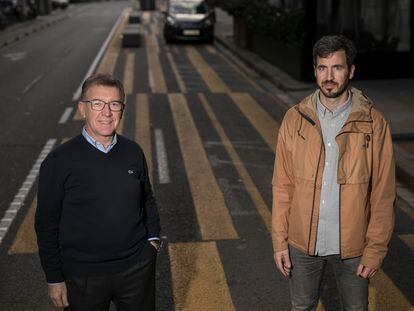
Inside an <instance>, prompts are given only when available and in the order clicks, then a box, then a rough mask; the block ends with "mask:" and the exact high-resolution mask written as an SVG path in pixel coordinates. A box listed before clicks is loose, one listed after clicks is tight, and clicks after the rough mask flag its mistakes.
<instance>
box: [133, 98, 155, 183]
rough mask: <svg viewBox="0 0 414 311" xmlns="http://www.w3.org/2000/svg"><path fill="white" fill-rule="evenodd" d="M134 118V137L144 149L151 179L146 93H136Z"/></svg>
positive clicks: (148, 116) (149, 134)
mask: <svg viewBox="0 0 414 311" xmlns="http://www.w3.org/2000/svg"><path fill="white" fill-rule="evenodd" d="M135 107H136V118H135V139H136V141H137V142H138V143H139V144H140V146H141V147H142V149H143V150H144V154H145V158H146V159H147V165H148V174H149V176H150V179H151V181H152V177H153V176H152V174H153V164H152V149H151V130H150V110H149V100H148V95H147V94H137V97H136V106H135Z"/></svg>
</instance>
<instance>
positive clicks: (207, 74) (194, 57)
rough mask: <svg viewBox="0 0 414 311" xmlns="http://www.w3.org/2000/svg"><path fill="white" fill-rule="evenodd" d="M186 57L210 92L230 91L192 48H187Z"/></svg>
mask: <svg viewBox="0 0 414 311" xmlns="http://www.w3.org/2000/svg"><path fill="white" fill-rule="evenodd" d="M187 55H188V58H189V59H190V61H191V63H192V64H193V66H194V67H195V69H196V70H197V71H198V73H199V74H200V76H201V77H202V78H203V80H204V82H205V83H206V84H207V86H208V88H209V89H210V91H211V92H213V93H230V89H229V88H228V87H227V85H226V84H225V83H224V82H223V81H222V80H221V78H220V77H219V76H218V74H217V73H216V72H215V71H214V70H213V69H212V68H211V67H210V65H208V64H207V62H206V61H205V60H204V59H203V57H202V56H201V55H200V53H198V52H197V50H196V49H195V48H194V47H191V46H189V47H187Z"/></svg>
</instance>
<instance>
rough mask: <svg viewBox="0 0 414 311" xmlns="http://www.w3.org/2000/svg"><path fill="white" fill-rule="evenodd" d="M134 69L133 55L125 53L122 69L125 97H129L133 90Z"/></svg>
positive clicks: (128, 52)
mask: <svg viewBox="0 0 414 311" xmlns="http://www.w3.org/2000/svg"><path fill="white" fill-rule="evenodd" d="M134 68H135V53H132V52H130V51H127V52H126V61H125V68H124V79H123V84H124V91H125V95H131V94H132V92H133V89H134Z"/></svg>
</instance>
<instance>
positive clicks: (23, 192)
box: [0, 138, 56, 245]
mask: <svg viewBox="0 0 414 311" xmlns="http://www.w3.org/2000/svg"><path fill="white" fill-rule="evenodd" d="M55 144H56V139H55V138H51V139H49V140H48V141H47V142H46V144H45V146H44V147H43V149H42V152H41V153H40V154H39V156H38V158H37V160H36V162H35V164H34V165H33V168H32V169H31V171H30V173H29V175H28V176H27V177H26V180H25V181H24V182H23V186H22V187H21V188H20V189H19V191H18V193H17V194H16V195H15V197H14V199H13V201H12V202H11V203H10V205H9V208H8V209H7V210H6V213H5V214H4V216H3V218H2V219H1V220H0V245H1V243H2V241H3V238H4V237H5V236H6V233H7V230H8V229H9V228H10V226H11V224H12V223H13V220H14V218H15V217H16V215H17V212H18V211H19V209H20V207H22V206H23V203H24V200H25V199H26V196H27V194H28V193H29V191H30V188H31V187H32V186H33V183H34V181H35V179H36V177H37V175H38V174H39V168H40V164H41V163H42V162H43V160H44V159H45V158H46V156H47V155H48V153H49V152H50V151H51V150H52V148H53V146H54V145H55ZM33 177H35V178H33Z"/></svg>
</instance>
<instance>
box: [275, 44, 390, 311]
mask: <svg viewBox="0 0 414 311" xmlns="http://www.w3.org/2000/svg"><path fill="white" fill-rule="evenodd" d="M313 52H314V54H313V59H314V66H315V68H314V70H315V77H316V81H317V84H318V87H319V90H317V91H315V92H314V93H313V94H311V95H310V96H308V97H306V98H305V99H304V100H303V101H302V102H301V103H299V104H298V105H296V106H295V107H293V108H292V109H290V110H289V111H288V112H287V113H286V116H285V118H284V120H283V122H282V125H281V128H280V131H279V138H278V143H277V148H276V161H275V170H274V177H273V215H272V226H273V234H272V236H273V246H274V250H275V253H274V258H275V262H276V265H277V268H278V269H279V270H280V272H281V273H282V274H283V275H284V276H286V277H289V278H290V279H289V284H290V292H291V302H292V310H315V309H316V306H317V303H318V298H319V289H320V284H321V280H322V275H323V272H324V270H325V266H326V265H327V264H328V263H329V264H331V265H332V267H333V270H334V272H335V277H336V281H337V284H338V290H339V294H340V300H341V304H342V310H367V307H368V279H369V278H371V277H372V276H374V274H375V273H376V272H377V271H378V269H379V268H380V266H381V263H382V261H383V259H384V257H385V255H386V253H387V246H388V242H389V240H390V238H391V235H392V230H393V226H394V207H393V204H394V200H395V195H396V191H395V168H394V158H393V151H392V142H391V134H390V128H389V125H388V123H387V122H386V120H385V119H384V117H383V116H382V114H381V113H380V112H378V111H377V110H376V109H375V108H374V105H373V103H372V102H371V101H370V100H369V99H368V97H366V96H365V95H364V94H363V93H362V92H361V91H359V90H357V89H355V88H352V87H349V80H350V79H352V78H353V76H354V72H355V66H354V59H355V56H356V49H355V46H354V44H353V43H352V42H351V41H350V40H348V39H347V38H345V37H343V36H326V37H323V38H321V39H320V40H319V41H318V42H316V44H315V46H314V50H313Z"/></svg>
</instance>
